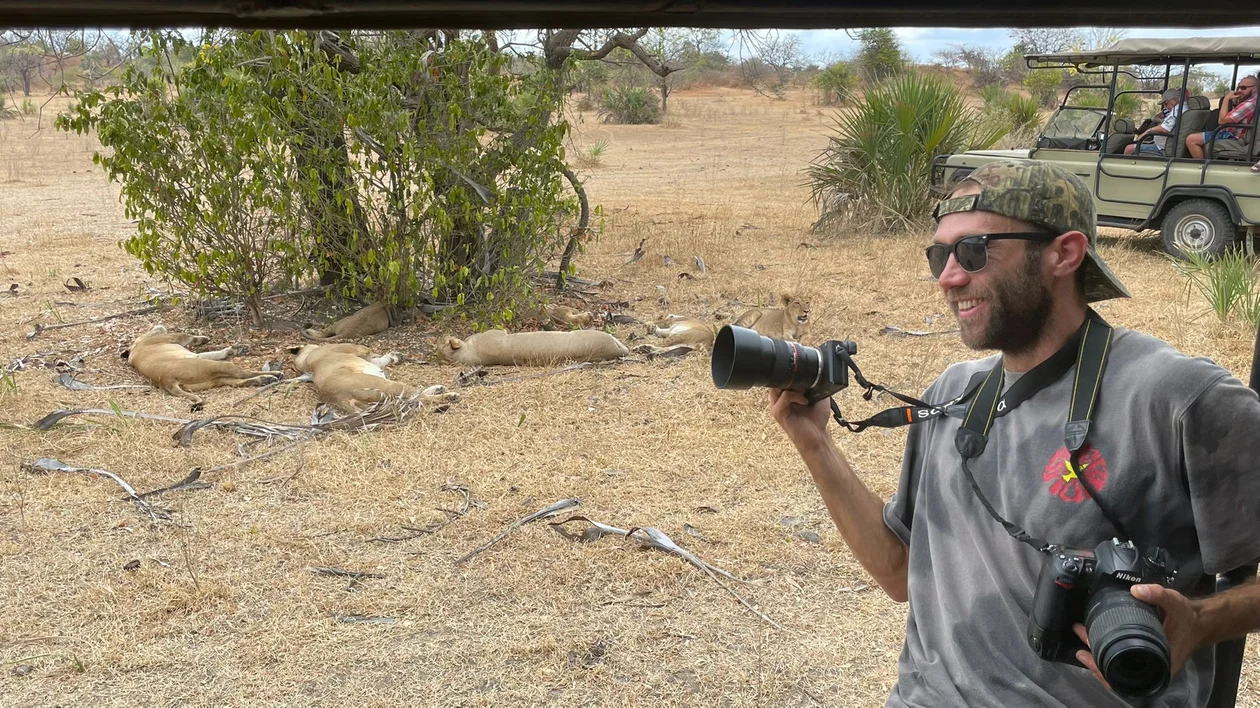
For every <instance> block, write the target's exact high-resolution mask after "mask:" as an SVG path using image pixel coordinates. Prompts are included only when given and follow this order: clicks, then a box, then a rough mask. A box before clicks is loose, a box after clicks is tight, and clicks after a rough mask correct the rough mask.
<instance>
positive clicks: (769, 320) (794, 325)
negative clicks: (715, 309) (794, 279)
mask: <svg viewBox="0 0 1260 708" xmlns="http://www.w3.org/2000/svg"><path fill="white" fill-rule="evenodd" d="M779 304H780V305H782V307H757V308H753V309H751V310H748V311H747V312H745V313H744V314H742V315H740V316H739V317H737V318H735V321H734V322H733V323H732V324H734V325H737V326H739V327H749V328H751V329H754V330H756V331H757V333H758V334H763V335H765V336H767V337H774V338H776V339H789V340H792V341H795V342H799V341H801V338H802V337H804V336H805V335H806V334H807V333H808V332H809V300H808V299H806V298H802V297H797V296H795V295H788V294H786V293H785V294H783V295H782V296H780V298H779Z"/></svg>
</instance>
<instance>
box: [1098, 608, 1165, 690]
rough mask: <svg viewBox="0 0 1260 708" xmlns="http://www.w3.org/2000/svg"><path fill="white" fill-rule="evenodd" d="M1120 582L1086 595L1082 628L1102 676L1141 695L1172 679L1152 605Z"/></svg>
mask: <svg viewBox="0 0 1260 708" xmlns="http://www.w3.org/2000/svg"><path fill="white" fill-rule="evenodd" d="M1129 587H1130V586H1129V585H1128V584H1125V583H1103V584H1102V585H1101V586H1100V587H1099V588H1098V589H1096V590H1095V591H1094V592H1093V593H1092V594H1091V595H1090V597H1089V602H1088V605H1087V606H1086V608H1085V629H1086V630H1087V631H1088V632H1089V646H1090V651H1091V652H1092V653H1093V655H1094V663H1096V664H1097V665H1098V670H1099V671H1101V672H1102V675H1103V678H1105V679H1107V683H1109V684H1111V688H1112V690H1113V691H1115V692H1116V693H1119V694H1121V695H1123V696H1128V697H1131V698H1146V697H1149V696H1154V695H1157V694H1159V693H1161V692H1162V691H1163V690H1164V689H1166V688H1168V684H1169V682H1170V681H1171V680H1172V672H1171V670H1170V669H1171V666H1170V664H1171V653H1170V651H1169V649H1168V638H1167V637H1166V636H1164V625H1163V622H1161V621H1160V618H1159V615H1158V614H1156V612H1155V608H1153V607H1151V606H1150V605H1148V604H1146V603H1145V602H1142V601H1141V600H1138V599H1137V598H1135V597H1133V594H1132V593H1131V592H1129Z"/></svg>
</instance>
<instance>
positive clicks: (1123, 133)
mask: <svg viewBox="0 0 1260 708" xmlns="http://www.w3.org/2000/svg"><path fill="white" fill-rule="evenodd" d="M1134 132H1135V131H1134V128H1133V121H1131V120H1129V119H1128V118H1117V119H1115V120H1114V121H1112V123H1111V134H1110V135H1108V136H1107V146H1106V148H1105V149H1104V150H1103V154H1104V155H1118V154H1120V153H1122V152H1124V146H1125V145H1128V144H1129V143H1131V142H1133V134H1134Z"/></svg>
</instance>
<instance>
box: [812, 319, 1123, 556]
mask: <svg viewBox="0 0 1260 708" xmlns="http://www.w3.org/2000/svg"><path fill="white" fill-rule="evenodd" d="M1112 333H1113V330H1112V327H1111V325H1109V324H1107V322H1106V321H1105V320H1103V318H1102V317H1101V316H1099V315H1098V313H1097V312H1095V311H1094V310H1093V309H1092V308H1090V309H1087V311H1086V317H1085V321H1084V322H1082V323H1081V326H1080V328H1079V329H1078V330H1077V331H1076V332H1075V333H1074V334H1073V335H1072V337H1071V338H1070V339H1069V340H1068V341H1067V342H1066V343H1065V344H1064V345H1063V346H1062V347H1061V348H1060V349H1059V350H1058V351H1056V352H1055V353H1054V354H1052V355H1051V356H1050V358H1048V359H1046V360H1045V361H1043V362H1041V363H1040V364H1038V365H1037V366H1035V367H1033V368H1032V369H1031V370H1030V371H1029V372H1028V373H1026V374H1024V375H1023V376H1022V377H1020V379H1019V380H1018V381H1016V382H1015V383H1013V384H1011V386H1010V388H1009V389H1008V390H1007V391H1006V393H1002V389H1003V388H1004V384H1005V378H1006V377H1005V373H1004V368H1003V365H1002V364H1003V363H1002V361H1001V360H999V361H998V362H997V363H996V364H995V365H994V366H993V368H992V369H990V370H989V371H987V372H979V373H977V374H976V375H974V376H973V377H972V378H971V381H969V382H968V384H967V387H966V388H965V389H964V390H963V393H962V394H960V395H959V396H958V397H956V398H954V399H952V400H950V401H947V402H946V403H942V404H935V405H934V404H930V403H924V402H923V401H920V400H918V399H915V398H912V397H910V396H905V395H902V394H899V393H896V392H894V391H891V390H889V389H888V388H886V387H884V386H879V385H876V384H871V383H870V382H868V381H866V380H865V379H864V378H863V377H862V375H861V372H860V371H858V369H857V367H856V365H854V364H853V363H852V361H846V362H845V363H846V365H848V366H849V368H850V369H851V370H852V371H853V372H854V379H855V381H856V382H857V383H858V384H859V385H860V386H862V388H863V389H864V393H863V398H865V399H866V400H870V398H871V396H872V395H873V394H874V393H875V392H876V391H880V392H885V393H888V394H890V395H892V396H894V397H895V398H897V399H898V400H900V401H902V402H904V403H907V404H909V405H906V406H899V407H896V408H889V409H887V410H884V411H881V412H879V413H877V414H875V415H873V416H871V417H870V418H866V419H865V420H860V421H848V420H845V418H844V416H843V415H842V414H841V412H840V407H839V405H838V404H837V403H836V402H835V399H832V401H831V410H832V415H833V417H834V418H835V419H836V422H837V423H839V424H840V425H842V426H844V427H845V428H847V429H848V430H851V431H853V432H860V431H862V430H865V429H866V428H868V427H877V428H897V427H901V426H904V425H911V424H914V423H921V422H924V421H927V420H933V419H935V418H938V417H940V416H942V415H944V416H949V417H951V418H961V419H962V425H961V427H959V429H958V432H957V433H956V434H955V436H954V447H955V448H956V449H957V450H958V452H959V454H961V455H962V468H963V474H964V475H965V476H966V477H967V483H968V484H969V485H970V486H971V490H972V492H973V493H974V494H975V495H976V498H977V499H979V500H980V503H981V504H982V505H983V506H984V508H985V510H986V511H987V512H988V513H989V515H990V516H992V517H993V518H994V520H996V521H997V522H998V523H999V524H1001V525H1002V528H1004V529H1006V532H1007V533H1008V534H1010V535H1011V537H1013V538H1015V539H1016V540H1018V541H1020V542H1022V543H1027V544H1028V545H1030V546H1033V547H1034V548H1036V549H1037V550H1039V551H1044V550H1045V549H1046V548H1047V547H1048V544H1047V543H1046V542H1045V541H1043V540H1041V539H1038V538H1035V537H1033V536H1031V535H1029V534H1028V532H1026V531H1024V530H1023V529H1022V528H1020V527H1018V526H1016V525H1015V524H1013V523H1011V522H1010V521H1007V520H1006V519H1004V518H1002V516H1001V515H1000V514H998V512H997V510H996V509H994V508H993V505H992V504H990V503H989V500H988V498H987V497H985V496H984V492H983V491H981V489H980V485H979V484H978V483H977V482H976V479H975V475H973V474H972V472H971V468H970V466H969V465H968V462H969V461H970V460H973V459H975V458H977V457H979V456H980V455H981V454H982V453H983V452H984V449H985V447H986V445H987V444H988V436H989V429H990V428H991V427H992V426H993V421H994V420H996V419H998V418H1000V417H1002V416H1004V415H1006V414H1007V413H1010V412H1011V411H1013V410H1015V408H1016V407H1018V406H1019V405H1020V404H1021V403H1023V402H1024V401H1026V400H1028V399H1029V398H1031V397H1032V396H1033V395H1035V394H1036V393H1037V392H1038V391H1040V390H1041V389H1043V388H1045V387H1046V386H1049V385H1050V384H1052V383H1054V382H1055V381H1057V380H1058V379H1059V378H1060V377H1062V376H1063V375H1064V374H1066V373H1067V372H1068V370H1070V369H1072V368H1073V365H1075V369H1076V373H1075V377H1074V379H1073V382H1072V398H1071V404H1070V406H1069V410H1068V420H1067V423H1066V424H1065V426H1064V445H1065V447H1066V448H1067V450H1068V453H1069V461H1068V464H1069V467H1070V469H1069V472H1070V473H1071V474H1073V475H1075V477H1076V479H1077V480H1078V481H1079V483H1080V484H1081V485H1082V486H1083V487H1085V490H1086V491H1087V492H1088V493H1089V496H1090V498H1091V499H1093V500H1094V502H1095V503H1097V504H1098V507H1099V509H1100V510H1101V511H1102V514H1103V516H1104V517H1105V518H1106V519H1107V521H1108V522H1109V523H1110V524H1111V525H1112V526H1113V527H1115V529H1116V531H1117V533H1118V534H1119V535H1120V537H1121V538H1122V539H1127V538H1128V533H1127V531H1126V530H1125V528H1124V525H1123V524H1121V523H1120V520H1119V517H1117V516H1116V515H1115V514H1113V513H1112V511H1111V509H1110V508H1108V507H1107V505H1106V504H1104V503H1103V501H1102V500H1101V499H1099V498H1098V493H1097V490H1096V489H1094V487H1093V485H1092V484H1091V483H1090V482H1089V480H1088V479H1086V478H1085V475H1083V474H1081V469H1080V466H1079V462H1078V458H1079V456H1080V451H1081V449H1082V447H1083V446H1084V444H1085V438H1086V437H1087V436H1088V434H1089V427H1090V421H1091V419H1092V417H1093V413H1094V408H1095V406H1096V404H1097V401H1098V390H1099V388H1100V386H1101V383H1102V375H1103V371H1104V369H1105V368H1106V366H1107V355H1108V353H1109V352H1110V348H1111V336H1112Z"/></svg>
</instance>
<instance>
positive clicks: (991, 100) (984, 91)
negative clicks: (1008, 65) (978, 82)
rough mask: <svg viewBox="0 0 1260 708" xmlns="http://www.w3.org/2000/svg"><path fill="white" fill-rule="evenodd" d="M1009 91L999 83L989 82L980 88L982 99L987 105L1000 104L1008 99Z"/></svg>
mask: <svg viewBox="0 0 1260 708" xmlns="http://www.w3.org/2000/svg"><path fill="white" fill-rule="evenodd" d="M1006 96H1007V92H1006V89H1004V88H1002V87H1001V86H1000V85H998V84H989V85H987V86H984V87H982V88H981V89H980V100H981V101H984V105H985V107H993V106H1000V105H1002V103H1003V102H1005V101H1006Z"/></svg>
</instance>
